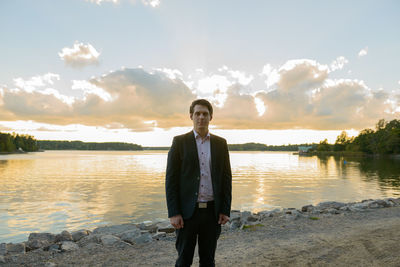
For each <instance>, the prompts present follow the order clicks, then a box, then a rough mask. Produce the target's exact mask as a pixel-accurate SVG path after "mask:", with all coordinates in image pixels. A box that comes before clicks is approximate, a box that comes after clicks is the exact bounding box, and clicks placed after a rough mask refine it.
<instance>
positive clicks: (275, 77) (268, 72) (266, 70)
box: [260, 64, 280, 88]
mask: <svg viewBox="0 0 400 267" xmlns="http://www.w3.org/2000/svg"><path fill="white" fill-rule="evenodd" d="M260 75H261V76H266V77H267V79H266V80H265V84H266V85H267V87H268V88H270V87H272V86H273V85H275V84H277V83H278V81H279V78H280V77H279V74H278V70H277V69H274V68H273V67H272V66H271V64H267V65H265V66H264V67H263V70H262V72H261V73H260Z"/></svg>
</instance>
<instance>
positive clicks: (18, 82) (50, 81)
mask: <svg viewBox="0 0 400 267" xmlns="http://www.w3.org/2000/svg"><path fill="white" fill-rule="evenodd" d="M54 80H57V81H59V80H60V75H58V74H55V73H50V72H49V73H46V74H44V75H41V76H40V75H39V76H33V77H31V78H30V79H29V80H24V79H22V78H16V79H14V84H15V86H17V87H18V88H19V89H22V90H24V91H26V92H33V91H35V90H37V88H38V87H44V86H47V85H54Z"/></svg>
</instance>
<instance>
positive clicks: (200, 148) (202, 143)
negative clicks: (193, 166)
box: [193, 130, 214, 202]
mask: <svg viewBox="0 0 400 267" xmlns="http://www.w3.org/2000/svg"><path fill="white" fill-rule="evenodd" d="M193 133H194V137H195V139H196V144H197V153H198V155H199V164H200V185H199V195H198V198H197V201H198V202H207V201H212V200H214V194H213V187H212V182H211V145H210V133H209V132H208V133H207V135H206V137H204V138H202V137H201V136H200V135H199V134H198V133H197V132H196V131H195V130H193Z"/></svg>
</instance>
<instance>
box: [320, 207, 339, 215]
mask: <svg viewBox="0 0 400 267" xmlns="http://www.w3.org/2000/svg"><path fill="white" fill-rule="evenodd" d="M322 213H324V214H340V212H339V210H337V209H334V208H330V209H324V210H323V211H322Z"/></svg>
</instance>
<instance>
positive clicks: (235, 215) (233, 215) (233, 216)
mask: <svg viewBox="0 0 400 267" xmlns="http://www.w3.org/2000/svg"><path fill="white" fill-rule="evenodd" d="M240 214H241V213H240V211H231V217H230V220H231V221H233V220H235V219H239V220H240Z"/></svg>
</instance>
